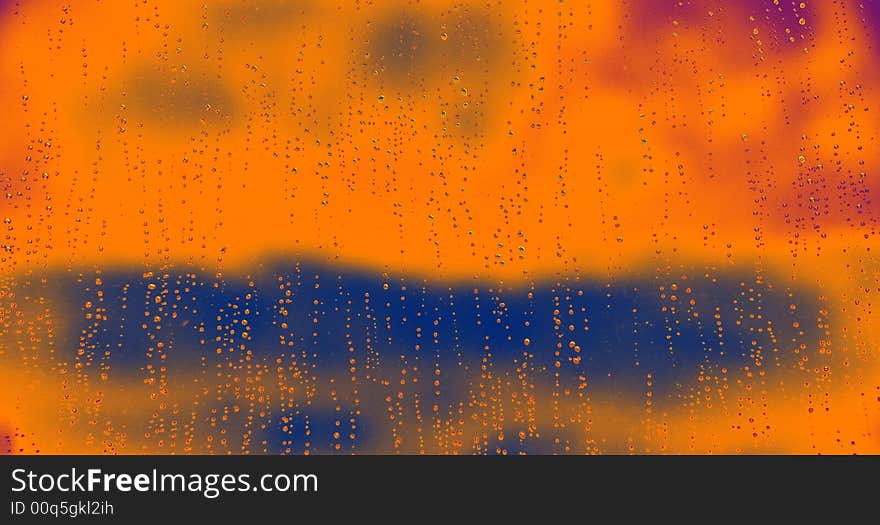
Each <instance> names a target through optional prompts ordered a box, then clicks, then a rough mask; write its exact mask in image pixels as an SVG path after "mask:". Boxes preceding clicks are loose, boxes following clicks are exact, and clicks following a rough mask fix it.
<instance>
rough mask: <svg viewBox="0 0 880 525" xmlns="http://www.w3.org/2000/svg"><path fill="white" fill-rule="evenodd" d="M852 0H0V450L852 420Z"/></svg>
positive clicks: (859, 325) (727, 443) (867, 71)
mask: <svg viewBox="0 0 880 525" xmlns="http://www.w3.org/2000/svg"><path fill="white" fill-rule="evenodd" d="M878 60H880V3H877V2H873V1H870V0H861V1H860V0H831V1H828V2H817V1H810V2H799V1H792V0H639V1H636V0H630V1H626V0H617V1H612V0H607V1H600V0H587V1H581V2H570V1H567V0H555V1H546V2H545V1H537V0H514V1H505V2H501V1H497V2H470V1H468V2H447V1H439V0H436V1H435V0H425V1H414V0H413V1H408V2H397V1H394V2H369V1H359V0H355V1H351V2H329V1H322V0H304V1H287V2H285V1H270V0H257V1H241V0H224V1H211V2H205V3H201V4H196V3H191V2H173V1H155V0H137V1H135V2H128V3H119V2H106V1H98V0H83V1H75V2H65V3H61V2H53V1H42V0H41V1H35V2H15V1H10V0H4V1H0V108H2V110H3V111H2V117H0V123H2V134H3V136H2V140H0V184H2V194H0V196H2V204H0V206H2V210H0V216H2V220H3V223H2V226H3V236H2V239H0V381H2V384H3V388H2V389H0V439H2V440H3V441H2V442H0V450H2V451H3V452H5V453H18V454H21V453H23V454H36V453H111V454H112V453H120V454H124V453H160V454H172V453H181V454H183V453H213V454H230V453H231V454H249V453H252V454H266V453H268V454H309V453H344V454H350V453H432V454H440V453H462V454H468V453H479V454H519V453H576V454H582V453H700V454H706V453H839V454H850V453H880V362H878V358H880V355H878V354H880V351H878V344H880V337H878V335H877V324H878V322H880V317H878V313H875V312H873V308H874V306H873V302H874V301H875V300H876V297H877V295H878V294H880V280H878V279H880V258H878V256H877V252H878V250H880V245H878V243H877V233H878V232H877V216H878V213H880V204H878V202H877V201H876V200H875V193H876V192H877V191H880V179H878V173H877V172H878V168H880V147H878V146H880V117H878V111H880V109H878V107H877V106H875V104H878V103H880V85H878V81H880V72H878V71H877V68H876V67H875V65H876V64H877V62H878Z"/></svg>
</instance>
